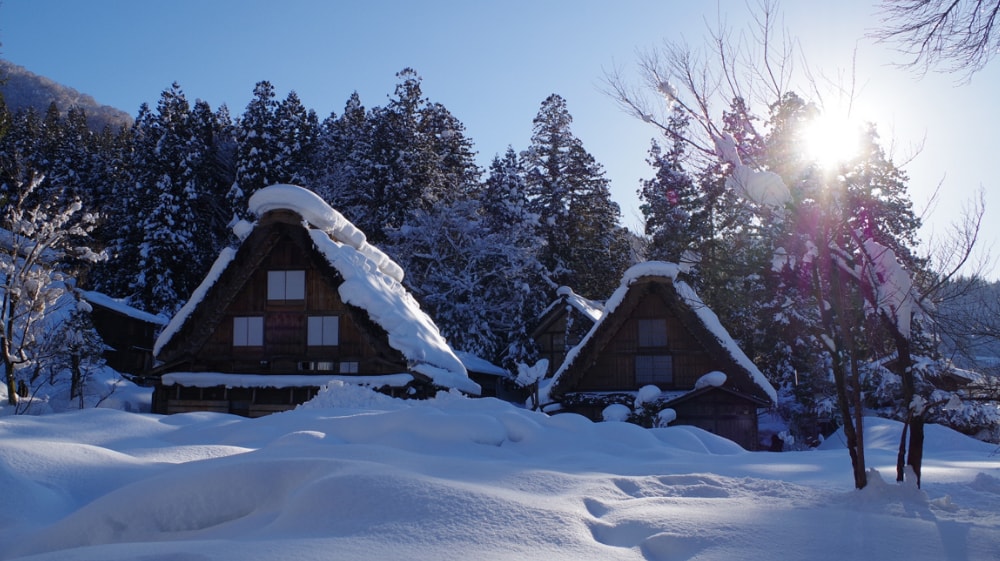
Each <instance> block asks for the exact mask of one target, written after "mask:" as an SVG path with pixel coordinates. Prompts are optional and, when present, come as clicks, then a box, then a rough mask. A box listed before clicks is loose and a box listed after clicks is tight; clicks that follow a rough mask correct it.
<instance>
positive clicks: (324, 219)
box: [249, 185, 403, 282]
mask: <svg viewBox="0 0 1000 561" xmlns="http://www.w3.org/2000/svg"><path fill="white" fill-rule="evenodd" d="M249 207H250V212H252V213H254V214H256V215H257V216H263V215H264V213H266V212H267V211H269V210H278V209H284V210H291V211H294V212H295V213H297V214H298V215H299V216H301V217H302V218H303V219H304V220H305V221H306V222H308V223H309V224H310V225H311V226H312V227H313V228H316V229H319V230H322V231H324V232H326V234H327V235H328V236H330V237H332V238H334V239H335V240H337V241H338V242H340V243H342V244H346V245H349V246H351V247H353V248H354V249H356V250H358V251H359V252H361V253H362V254H364V256H365V257H367V258H368V259H370V260H371V261H372V262H373V263H375V264H376V265H377V266H378V269H379V270H380V271H382V272H383V273H385V274H386V275H389V276H390V277H392V278H393V279H395V280H396V281H397V282H403V269H402V267H400V266H399V265H397V264H396V262H395V261H393V260H392V259H390V258H389V256H388V255H386V254H385V253H382V251H381V250H379V249H378V248H376V247H375V246H373V245H371V244H369V243H368V241H367V238H366V237H365V234H364V232H362V231H361V230H359V229H358V228H357V227H356V226H354V224H352V223H351V222H350V221H349V220H348V219H346V218H344V216H343V215H342V214H340V213H339V212H337V211H336V210H334V209H332V208H330V205H328V204H326V201H324V200H323V199H322V198H320V196H319V195H317V194H316V193H313V192H312V191H309V190H308V189H303V188H302V187H299V186H297V185H271V186H270V187H265V188H263V189H261V190H259V191H257V192H256V193H254V194H253V195H251V196H250V202H249Z"/></svg>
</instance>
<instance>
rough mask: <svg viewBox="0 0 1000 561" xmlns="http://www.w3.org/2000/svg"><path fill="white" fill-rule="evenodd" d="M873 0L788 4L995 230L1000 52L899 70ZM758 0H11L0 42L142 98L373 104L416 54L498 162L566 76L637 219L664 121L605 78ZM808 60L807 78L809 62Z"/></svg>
mask: <svg viewBox="0 0 1000 561" xmlns="http://www.w3.org/2000/svg"><path fill="white" fill-rule="evenodd" d="M873 3H874V2H873V0H844V1H838V2H822V3H821V2H801V1H797V2H785V3H784V4H783V5H781V6H779V8H780V10H781V12H782V15H783V18H784V28H785V29H786V30H787V32H788V33H789V35H790V36H791V37H793V38H794V39H796V41H797V42H798V43H799V47H800V52H801V53H802V55H803V56H804V59H805V60H806V61H807V63H808V67H809V68H810V70H811V73H812V75H813V76H814V77H816V79H817V82H819V83H821V84H822V83H825V82H826V81H827V80H828V79H829V80H832V81H838V80H839V78H838V76H843V75H848V74H850V72H851V70H850V69H851V67H852V64H853V65H854V67H855V76H856V77H857V81H858V83H859V84H861V87H860V94H859V96H858V110H857V113H858V114H859V115H860V116H861V117H863V118H865V119H867V120H872V121H875V122H876V123H877V124H878V127H879V131H880V133H881V135H882V137H883V140H884V141H885V144H886V146H887V147H891V148H893V153H894V154H896V161H897V163H902V161H903V160H904V159H906V158H907V156H908V155H909V154H910V153H912V151H913V148H914V147H916V146H918V145H921V144H922V146H923V149H922V151H921V152H920V153H919V155H917V156H916V158H915V159H913V161H912V162H910V163H908V164H907V165H906V167H905V169H906V170H907V171H908V173H909V175H910V189H911V194H912V197H913V200H914V203H915V206H916V207H918V208H922V207H923V206H925V205H926V203H927V201H928V199H929V198H930V194H931V192H932V191H933V189H934V188H935V187H936V186H937V185H938V184H939V183H940V182H942V181H943V182H944V183H943V186H942V189H941V196H940V199H939V201H938V203H937V205H936V207H935V208H934V212H933V214H932V215H931V217H930V218H929V219H928V221H927V222H928V224H927V227H926V228H925V230H924V231H923V232H922V237H923V239H924V240H925V241H926V240H931V239H935V238H940V237H941V236H943V235H945V233H946V230H947V228H948V225H949V224H950V223H952V222H955V221H956V220H958V219H959V218H960V216H961V211H962V207H963V204H964V203H965V202H966V201H968V200H969V199H970V197H972V196H973V195H974V193H975V191H976V189H978V188H979V187H983V188H984V189H985V190H986V193H987V220H986V222H987V225H986V227H985V229H984V232H983V234H984V235H983V238H984V241H985V243H986V244H994V245H995V244H996V243H997V240H998V239H1000V224H991V223H990V220H989V218H990V217H991V216H997V210H996V208H997V207H1000V189H998V188H997V181H998V180H997V175H998V174H996V173H995V172H994V170H993V166H992V165H991V164H992V163H993V161H994V160H995V159H996V149H995V148H994V145H993V142H992V138H990V137H987V134H989V133H990V132H991V131H996V130H1000V114H998V112H997V110H996V109H995V101H994V98H995V92H996V91H998V90H997V87H996V86H997V85H998V83H1000V61H998V62H996V63H994V64H993V65H991V66H989V67H987V69H986V70H985V71H983V72H981V73H979V74H977V75H975V77H974V78H973V80H972V82H971V83H970V84H959V83H957V82H958V80H959V78H960V77H959V76H952V75H940V74H928V75H927V76H924V77H919V76H915V75H914V74H913V73H912V72H907V71H905V70H901V69H897V68H895V67H893V66H891V65H890V63H891V62H893V61H897V62H898V61H900V60H902V59H901V57H900V56H899V55H896V54H895V53H894V52H892V51H890V50H889V49H888V48H887V47H885V46H882V45H876V44H874V43H873V42H872V41H870V40H867V39H865V33H866V31H868V30H870V29H871V28H873V27H875V26H876V25H877V24H878V18H877V13H876V11H875V8H874V7H873V6H872V4H873ZM746 4H747V3H746V2H744V1H743V0H718V2H701V1H697V2H696V1H689V0H675V1H669V0H659V1H655V0H624V1H621V2H606V1H600V0H574V1H572V2H569V1H566V2H557V1H554V0H549V1H538V0H535V1H528V0H513V1H506V2H488V1H482V2H479V1H475V2H470V1H461V0H453V1H446V0H438V1H420V2H418V1H391V0H373V1H363V2H362V1H358V2H348V1H327V0H315V1H312V0H284V1H282V2H280V4H279V3H278V2H268V1H261V0H198V1H192V0H173V1H171V2H152V1H145V0H142V1H134V0H89V1H86V2H83V1H71V0H2V3H0V42H2V47H0V56H2V57H3V58H6V59H8V60H10V61H12V62H14V63H16V64H19V65H21V66H24V67H26V68H27V69H28V70H31V71H32V72H35V73H37V74H41V75H43V76H47V77H49V78H51V79H53V80H55V81H57V82H60V83H63V84H65V85H68V86H71V87H73V88H76V89H77V90H80V91H81V92H84V93H88V94H90V95H92V96H94V98H95V99H97V101H98V102H100V103H103V104H107V105H112V106H115V107H118V108H119V109H122V110H124V111H126V112H128V113H131V114H133V115H135V113H136V112H137V110H138V108H139V105H140V104H141V103H143V102H150V103H151V104H155V102H156V100H157V99H158V98H159V95H160V92H161V91H163V90H164V89H165V88H167V87H168V86H169V85H170V84H171V82H174V81H176V82H178V83H179V84H180V85H181V86H182V88H183V89H184V91H185V92H186V94H187V95H188V97H189V98H190V99H196V98H200V99H204V100H206V101H208V102H209V103H210V104H211V105H212V106H213V107H217V106H219V105H221V104H222V103H225V104H227V105H229V107H230V109H231V110H232V112H233V113H239V112H241V111H242V110H243V108H244V107H245V106H246V103H247V102H248V101H249V99H250V96H251V93H252V90H253V86H254V84H255V83H256V82H258V81H260V80H269V81H271V83H272V84H274V86H275V88H276V89H277V91H278V94H279V95H280V96H282V97H283V96H284V95H285V94H287V92H288V91H289V90H292V89H294V90H295V91H296V92H297V93H298V95H299V97H300V98H301V99H302V101H303V103H304V104H305V105H306V106H307V107H310V108H313V109H315V110H316V111H317V113H318V114H319V115H320V117H321V118H322V117H325V116H326V115H328V114H329V113H330V112H331V111H336V112H337V113H340V112H341V110H342V109H343V106H344V102H345V101H346V100H347V98H348V96H349V95H350V94H351V92H353V91H355V90H356V91H358V92H359V94H360V95H361V98H362V101H363V102H364V104H365V105H366V106H368V107H371V106H376V105H382V104H383V103H385V101H386V99H387V96H389V95H390V94H391V93H392V90H393V88H394V86H395V84H396V78H395V74H396V72H398V71H399V70H401V69H403V68H404V67H412V68H414V69H416V70H417V72H418V73H419V74H420V75H421V76H422V77H423V80H424V81H423V89H424V93H425V95H426V96H427V97H429V98H430V99H431V100H432V101H436V102H440V103H442V104H444V105H445V106H446V107H447V108H448V109H449V110H451V112H452V113H454V114H455V115H456V116H457V117H458V118H459V119H460V120H461V121H462V122H463V123H464V124H465V126H466V132H467V134H468V136H469V137H471V138H472V139H473V140H474V142H475V144H476V149H477V150H478V151H479V154H480V162H481V164H482V165H483V166H484V167H485V166H486V165H487V164H488V162H489V160H490V159H491V158H492V157H493V155H494V154H497V153H502V152H503V151H504V150H505V149H506V147H507V146H508V145H512V146H513V147H514V148H515V149H517V150H522V149H524V148H525V147H527V145H528V143H529V139H530V135H531V120H532V118H534V116H535V114H536V113H537V112H538V108H539V105H540V104H541V102H542V100H544V99H545V97H547V96H548V95H549V94H551V93H558V94H560V95H561V96H563V97H564V98H565V99H566V100H567V103H568V107H569V111H570V113H571V114H572V115H573V117H574V125H573V130H574V133H575V134H576V135H577V136H578V137H579V138H580V139H581V140H582V141H583V143H584V146H585V147H586V148H587V149H588V150H589V151H590V152H591V153H592V154H593V155H594V157H595V158H596V159H597V161H599V162H600V163H601V164H602V165H603V166H604V168H605V170H606V171H607V174H608V177H609V178H610V179H611V181H612V191H613V196H614V198H615V200H616V201H617V202H618V203H619V204H620V205H621V207H622V214H623V219H624V221H625V223H626V224H627V225H629V226H630V227H633V228H639V227H640V224H641V220H640V218H639V211H638V200H637V198H636V195H635V192H636V189H637V188H638V186H639V181H640V179H641V178H646V177H649V176H650V175H652V174H651V171H650V168H649V167H648V165H647V164H646V163H645V157H646V152H647V149H648V147H649V141H650V139H651V138H652V137H654V136H655V134H656V133H655V131H654V130H652V129H651V128H650V127H649V126H648V125H645V124H643V123H641V122H639V121H637V120H635V119H633V118H631V117H629V116H627V115H625V114H624V113H622V112H621V110H620V109H619V108H618V107H617V105H616V104H615V103H614V101H613V100H612V99H611V98H609V97H608V96H607V95H606V94H604V93H602V87H603V84H602V79H603V76H604V75H605V71H606V70H609V69H612V68H616V67H621V68H623V69H624V71H625V72H626V74H628V73H629V72H633V73H634V68H635V62H636V59H637V54H636V53H637V52H638V51H640V50H646V49H651V48H657V47H659V46H661V45H662V44H663V41H664V40H667V39H669V40H673V41H685V42H687V43H689V44H691V45H695V46H699V45H702V44H703V41H704V39H705V37H706V35H707V31H708V26H709V25H714V23H715V22H716V21H717V20H718V19H719V18H720V17H721V18H723V19H725V20H726V21H727V22H728V24H729V25H730V26H731V27H733V28H734V29H739V28H741V27H742V26H744V25H745V24H746V21H747V19H748V18H747V14H748V11H747V8H746ZM855 52H857V57H856V58H854V57H853V55H854V53H855ZM852 60H853V62H852ZM797 68H798V69H799V70H800V74H799V80H804V76H805V73H804V72H801V71H802V70H803V69H804V68H805V64H799V65H797ZM798 89H799V90H800V91H805V89H806V88H805V87H804V86H803V87H801V88H798ZM994 222H995V221H994ZM994 249H995V250H996V251H997V252H1000V246H998V247H996V248H994Z"/></svg>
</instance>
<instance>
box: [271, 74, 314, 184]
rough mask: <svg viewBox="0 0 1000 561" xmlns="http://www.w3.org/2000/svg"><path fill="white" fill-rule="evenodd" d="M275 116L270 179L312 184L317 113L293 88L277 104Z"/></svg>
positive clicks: (278, 181) (272, 180) (280, 181)
mask: <svg viewBox="0 0 1000 561" xmlns="http://www.w3.org/2000/svg"><path fill="white" fill-rule="evenodd" d="M274 118H275V120H276V121H277V123H276V126H275V134H276V139H275V149H276V154H275V159H274V163H273V164H272V166H271V169H272V175H271V182H272V183H291V184H293V185H302V186H305V187H309V186H310V185H309V183H310V178H311V177H312V175H313V173H312V171H311V169H310V168H311V166H312V165H313V162H314V157H315V152H316V144H317V137H318V136H319V119H318V118H317V117H316V112H315V111H313V110H312V109H306V108H305V106H304V105H302V101H301V100H300V99H299V96H298V94H296V93H295V91H294V90H293V91H291V92H288V96H286V97H285V99H284V100H282V101H281V103H279V104H278V106H277V108H276V109H275V112H274Z"/></svg>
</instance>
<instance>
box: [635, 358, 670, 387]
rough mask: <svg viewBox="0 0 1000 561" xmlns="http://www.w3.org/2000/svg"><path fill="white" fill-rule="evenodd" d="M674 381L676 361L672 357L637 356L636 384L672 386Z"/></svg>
mask: <svg viewBox="0 0 1000 561" xmlns="http://www.w3.org/2000/svg"><path fill="white" fill-rule="evenodd" d="M673 381H674V361H673V360H672V358H671V357H670V355H637V356H636V357H635V382H636V384H639V385H641V384H664V383H667V384H670V383H673Z"/></svg>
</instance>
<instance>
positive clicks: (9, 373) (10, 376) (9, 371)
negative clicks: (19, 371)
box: [0, 337, 18, 405]
mask: <svg viewBox="0 0 1000 561" xmlns="http://www.w3.org/2000/svg"><path fill="white" fill-rule="evenodd" d="M9 347H10V342H9V341H7V339H6V338H4V337H0V355H3V373H4V377H5V378H6V379H7V403H8V404H10V405H17V402H18V395H17V381H16V380H15V379H14V363H13V362H11V361H10V359H9V358H8V357H10V354H9V353H8V350H9Z"/></svg>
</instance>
